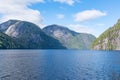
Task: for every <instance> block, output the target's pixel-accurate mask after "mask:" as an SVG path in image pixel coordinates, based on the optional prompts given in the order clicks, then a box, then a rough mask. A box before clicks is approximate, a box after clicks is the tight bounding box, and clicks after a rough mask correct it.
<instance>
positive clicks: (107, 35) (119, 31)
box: [91, 20, 120, 50]
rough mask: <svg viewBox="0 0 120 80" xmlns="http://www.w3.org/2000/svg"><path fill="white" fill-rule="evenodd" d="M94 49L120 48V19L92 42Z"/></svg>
mask: <svg viewBox="0 0 120 80" xmlns="http://www.w3.org/2000/svg"><path fill="white" fill-rule="evenodd" d="M91 48H92V49H94V50H120V20H118V22H117V23H116V24H115V25H114V26H113V27H111V28H109V29H108V30H106V31H105V32H104V33H102V34H101V35H100V36H99V37H98V38H97V39H96V40H95V41H94V42H93V44H92V47H91Z"/></svg>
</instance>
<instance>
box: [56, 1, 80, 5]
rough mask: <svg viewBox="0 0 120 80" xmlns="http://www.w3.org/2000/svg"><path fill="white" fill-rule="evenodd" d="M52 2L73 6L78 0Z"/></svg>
mask: <svg viewBox="0 0 120 80" xmlns="http://www.w3.org/2000/svg"><path fill="white" fill-rule="evenodd" d="M54 1H55V2H60V3H66V4H68V5H73V4H74V3H75V2H78V0H54Z"/></svg>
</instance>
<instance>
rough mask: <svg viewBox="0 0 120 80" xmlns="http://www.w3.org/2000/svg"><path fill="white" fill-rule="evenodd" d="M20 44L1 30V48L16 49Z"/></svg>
mask: <svg viewBox="0 0 120 80" xmlns="http://www.w3.org/2000/svg"><path fill="white" fill-rule="evenodd" d="M16 48H20V46H19V45H18V44H17V43H16V42H15V41H14V40H13V39H12V38H11V37H9V36H7V35H6V34H4V33H2V32H1V31H0V49H16Z"/></svg>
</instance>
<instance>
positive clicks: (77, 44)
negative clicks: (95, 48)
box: [43, 25, 95, 49]
mask: <svg viewBox="0 0 120 80" xmlns="http://www.w3.org/2000/svg"><path fill="white" fill-rule="evenodd" d="M43 31H44V32H45V33H47V34H48V35H50V36H52V37H54V38H56V39H58V40H59V41H60V42H61V43H62V44H63V46H65V47H67V48H68V49H90V45H91V43H92V42H93V40H94V39H95V37H94V36H93V35H91V34H86V33H77V32H74V31H72V30H69V29H68V28H66V27H63V26H59V25H50V26H47V27H45V28H43Z"/></svg>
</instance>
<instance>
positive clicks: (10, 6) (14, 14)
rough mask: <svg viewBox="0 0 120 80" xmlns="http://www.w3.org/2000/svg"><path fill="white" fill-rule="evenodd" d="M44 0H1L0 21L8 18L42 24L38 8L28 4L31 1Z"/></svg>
mask: <svg viewBox="0 0 120 80" xmlns="http://www.w3.org/2000/svg"><path fill="white" fill-rule="evenodd" d="M38 2H40V3H41V2H44V0H22V1H21V0H3V1H1V2H0V14H1V15H2V16H1V18H0V22H4V21H7V20H9V19H18V20H25V21H30V22H33V23H35V24H37V25H39V26H42V17H41V15H40V12H39V11H38V10H33V9H31V8H29V7H28V6H29V5H31V4H33V3H38Z"/></svg>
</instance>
